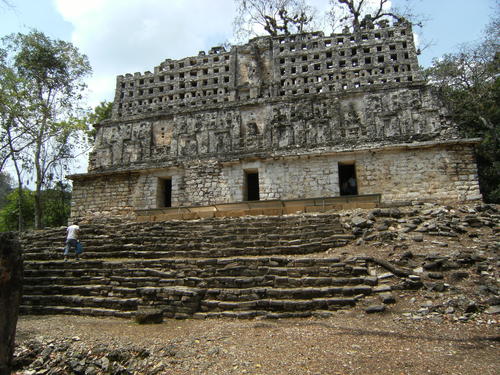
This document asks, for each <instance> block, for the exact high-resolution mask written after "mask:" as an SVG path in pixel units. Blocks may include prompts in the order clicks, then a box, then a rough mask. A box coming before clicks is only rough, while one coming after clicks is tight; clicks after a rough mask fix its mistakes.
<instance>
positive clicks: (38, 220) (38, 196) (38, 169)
mask: <svg viewBox="0 0 500 375" xmlns="http://www.w3.org/2000/svg"><path fill="white" fill-rule="evenodd" d="M42 129H45V125H44V126H43V128H42ZM41 134H43V133H42V132H41V133H40V135H39V139H38V140H37V143H36V151H35V160H34V162H35V173H36V181H35V229H42V181H43V171H42V165H41V163H42V160H41V156H40V154H41V148H42V141H41V138H42V136H41Z"/></svg>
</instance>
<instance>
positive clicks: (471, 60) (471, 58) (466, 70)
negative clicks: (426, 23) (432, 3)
mask: <svg viewBox="0 0 500 375" xmlns="http://www.w3.org/2000/svg"><path fill="white" fill-rule="evenodd" d="M498 26H499V17H498V16H497V17H496V18H495V19H493V20H492V21H491V23H490V25H489V27H488V28H487V29H486V31H485V33H484V38H483V41H482V42H481V43H479V44H475V45H463V46H462V47H461V48H460V50H459V51H458V52H456V53H453V54H447V55H445V56H443V57H442V58H441V59H437V60H434V61H433V64H432V67H431V68H429V69H427V70H426V72H425V73H426V75H427V78H428V79H429V81H430V83H431V84H432V85H433V86H434V88H435V89H436V92H437V93H438V95H439V96H440V97H441V98H442V100H443V101H444V103H445V104H446V105H447V107H448V108H449V110H450V113H451V116H452V119H453V121H454V122H456V123H457V124H458V126H459V127H460V129H461V131H462V132H463V134H464V136H466V137H480V138H482V142H481V143H480V144H479V145H478V147H477V150H476V154H477V161H478V170H479V184H480V188H481V192H482V194H483V197H484V199H485V201H486V202H495V203H500V108H499V103H500V74H499V73H500V69H499V67H500V53H499V52H498V51H499V45H498V41H499V40H500V31H499V30H500V29H499V28H498Z"/></svg>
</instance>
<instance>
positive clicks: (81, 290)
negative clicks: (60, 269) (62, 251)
mask: <svg viewBox="0 0 500 375" xmlns="http://www.w3.org/2000/svg"><path fill="white" fill-rule="evenodd" d="M23 292H24V294H25V295H27V296H34V295H50V294H60V295H79V296H94V297H99V296H100V297H120V298H134V297H137V288H125V287H118V286H113V285H109V284H92V285H53V284H51V285H25V286H24V290H23Z"/></svg>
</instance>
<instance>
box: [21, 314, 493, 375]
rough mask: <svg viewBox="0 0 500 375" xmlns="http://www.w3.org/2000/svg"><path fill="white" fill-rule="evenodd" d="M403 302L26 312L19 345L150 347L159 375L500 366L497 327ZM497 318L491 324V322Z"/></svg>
mask: <svg viewBox="0 0 500 375" xmlns="http://www.w3.org/2000/svg"><path fill="white" fill-rule="evenodd" d="M404 310H405V305H404V304H398V305H395V306H394V309H392V310H390V311H388V312H386V313H384V314H377V315H367V314H366V313H365V312H364V311H362V310H360V309H355V310H350V311H339V312H337V313H336V314H335V315H334V316H333V317H330V318H308V319H283V320H232V319H208V320H167V321H165V322H164V323H163V324H160V325H141V326H140V325H137V324H135V323H133V322H132V321H129V320H124V319H115V318H92V317H77V316H62V315H60V316H44V317H36V316H23V317H21V318H20V320H19V323H18V335H17V340H18V343H22V342H23V341H25V340H29V339H34V338H39V339H40V338H41V337H43V338H44V340H50V341H53V342H54V343H57V342H58V340H63V339H66V338H71V339H72V341H73V345H75V346H76V347H79V348H80V349H81V348H82V347H84V348H88V349H89V350H93V351H94V352H95V351H96V350H98V348H99V347H103V348H106V350H110V349H109V348H117V349H123V348H128V349H130V348H134V350H137V351H140V350H143V349H146V350H148V351H149V353H150V355H149V357H148V358H147V360H148V361H153V362H155V365H156V366H158V367H159V370H160V369H161V370H160V371H159V372H158V373H161V374H171V375H181V374H182V375H195V374H200V375H201V374H206V375H209V374H212V375H223V374H235V375H236V374H252V375H258V374H260V375H274V374H279V375H282V374H290V375H295V374H296V375H299V374H300V375H302V374H315V375H327V374H332V375H333V374H335V375H347V374H359V375H361V374H366V375H376V374H398V375H402V374H404V375H417V374H418V375H421V374H434V375H445V374H454V375H458V374H482V375H496V374H498V373H499V370H500V356H499V354H500V351H499V349H500V335H499V327H498V324H494V323H495V322H494V321H492V320H490V321H489V324H488V323H487V322H486V321H485V320H482V323H478V322H477V321H469V322H451V321H447V320H446V319H445V320H436V321H434V320H429V319H426V320H408V319H403V318H402V315H401V314H402V313H403V312H404ZM492 323H493V324H492Z"/></svg>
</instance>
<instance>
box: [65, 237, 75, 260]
mask: <svg viewBox="0 0 500 375" xmlns="http://www.w3.org/2000/svg"><path fill="white" fill-rule="evenodd" d="M77 242H78V241H77V240H75V239H73V238H71V239H69V240H66V246H65V247H64V256H67V255H68V253H69V251H70V250H71V249H75V254H76V244H77ZM76 255H77V256H78V254H76Z"/></svg>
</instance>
